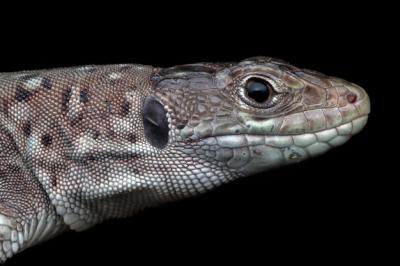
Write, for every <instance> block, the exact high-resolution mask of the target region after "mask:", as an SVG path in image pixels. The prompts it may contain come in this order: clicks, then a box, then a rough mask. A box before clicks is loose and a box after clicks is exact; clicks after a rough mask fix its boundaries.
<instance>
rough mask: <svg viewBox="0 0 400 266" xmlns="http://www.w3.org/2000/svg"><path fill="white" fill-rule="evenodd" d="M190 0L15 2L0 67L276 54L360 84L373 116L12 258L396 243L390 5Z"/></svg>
mask: <svg viewBox="0 0 400 266" xmlns="http://www.w3.org/2000/svg"><path fill="white" fill-rule="evenodd" d="M154 5H155V4H154ZM227 5H228V4H227ZM63 8H64V7H62V8H59V9H57V10H58V11H60V10H62V9H63ZM181 8H183V6H180V7H176V8H175V9H173V10H171V11H170V10H168V11H167V10H166V9H164V7H160V6H157V11H156V10H154V7H153V8H151V7H147V8H138V7H136V8H130V7H126V9H125V11H124V12H121V11H116V10H113V9H108V7H105V8H104V10H102V11H97V10H93V9H91V8H87V9H85V10H81V9H80V8H78V7H76V6H74V7H72V8H71V7H69V9H67V10H68V11H66V12H65V14H64V13H63V14H61V13H57V12H54V11H53V12H43V13H34V12H32V13H31V14H30V16H29V18H27V17H25V15H24V14H23V15H20V14H19V15H18V16H15V17H13V20H12V21H7V22H5V23H6V24H4V27H3V33H2V35H1V36H2V37H1V38H2V40H1V46H2V47H1V49H0V58H1V59H0V61H1V62H0V71H1V72H4V71H18V70H24V69H36V68H52V67H64V66H74V65H84V64H111V63H141V64H150V65H155V66H171V65H176V64H184V63H193V62H198V61H238V60H242V59H244V58H246V57H251V56H257V55H264V56H272V57H278V58H281V59H284V60H286V61H288V62H290V63H292V64H293V65H296V66H298V67H302V68H308V69H314V70H318V71H320V72H323V73H325V74H328V75H332V76H339V77H341V78H344V79H347V80H349V81H352V82H354V83H357V84H359V85H361V86H362V87H364V88H365V89H366V91H367V92H368V93H369V95H370V98H371V106H372V113H371V115H370V119H369V122H368V124H367V126H366V127H365V129H364V130H363V131H362V132H361V133H359V134H358V135H357V136H355V137H354V138H353V139H352V140H351V141H349V142H348V143H346V144H345V145H344V146H342V147H340V148H337V149H334V150H332V151H330V152H329V153H327V154H326V155H323V156H321V157H318V158H315V159H312V160H309V161H306V162H303V163H300V164H297V165H292V166H288V167H284V168H281V169H277V170H274V171H270V172H267V173H263V174H259V175H256V176H252V177H249V178H246V179H243V180H238V181H237V182H234V183H232V184H229V185H226V186H223V187H221V188H219V189H216V190H215V191H212V192H210V193H208V194H205V195H202V196H199V197H195V198H192V199H188V200H184V201H181V202H177V203H173V204H167V205H164V206H161V207H159V208H155V209H148V210H145V211H143V212H141V213H140V214H138V215H136V216H134V217H132V218H128V219H123V220H115V221H109V222H106V223H104V224H102V225H99V226H96V227H94V228H93V229H90V230H88V231H86V232H83V233H67V234H65V235H63V236H60V237H58V238H56V239H54V240H52V241H50V242H47V243H45V244H42V245H39V246H37V247H35V248H30V249H28V250H26V251H24V252H23V253H21V254H19V255H17V256H15V257H14V258H13V259H12V260H10V261H9V265H26V264H27V263H33V264H34V265H36V264H37V265H54V264H55V263H57V264H59V262H60V261H61V262H63V263H66V264H71V263H76V264H89V263H93V264H108V263H112V264H115V265H119V264H131V265H141V264H144V263H146V264H147V263H155V262H158V263H160V262H161V263H164V264H166V263H185V264H192V263H195V262H201V263H203V264H204V263H214V262H219V263H228V262H229V263H232V262H239V263H250V262H256V261H258V262H261V263H269V262H271V261H272V260H273V259H278V260H279V261H282V262H285V261H287V260H288V259H290V260H295V261H307V262H310V261H318V262H327V261H336V262H343V261H346V262H356V261H357V262H360V260H367V261H372V260H373V259H377V260H379V261H380V260H381V259H383V258H384V257H386V256H385V255H383V253H381V251H382V250H385V253H390V252H391V248H390V245H389V247H387V248H383V249H381V248H380V247H382V246H383V245H385V244H387V241H385V240H383V238H382V237H384V236H388V234H389V236H390V234H391V232H389V233H388V231H390V230H388V231H387V229H388V228H387V226H388V223H386V221H387V217H386V214H387V212H388V209H389V208H388V207H387V206H389V204H390V203H391V202H390V199H389V197H390V195H389V194H390V193H389V192H388V188H389V187H390V186H391V185H390V179H394V178H395V174H392V173H390V172H389V170H388V165H390V163H389V160H390V159H391V156H390V155H389V153H388V152H386V151H383V147H386V148H387V146H392V145H394V144H395V143H394V140H393V138H395V135H396V134H393V135H392V136H390V135H388V132H390V131H391V130H392V128H393V127H394V125H395V122H396V118H395V113H394V109H395V105H390V104H389V103H388V101H389V100H390V99H391V98H395V97H396V96H395V94H394V93H395V92H396V91H395V90H396V89H397V88H395V87H394V84H393V83H391V82H389V80H390V78H391V76H390V75H389V71H390V69H391V66H390V65H389V61H395V59H394V54H393V53H391V52H390V47H391V46H392V45H394V44H393V43H392V41H391V40H390V39H391V38H390V36H392V35H393V34H395V31H394V30H393V31H392V30H391V27H392V26H394V24H391V23H390V20H389V19H391V17H390V15H389V14H388V13H387V11H385V10H382V9H380V8H378V7H371V8H370V9H368V10H367V9H366V8H367V7H366V5H365V4H364V6H363V7H356V8H350V7H348V6H336V7H335V8H333V6H326V7H321V9H320V10H314V9H308V8H304V10H303V9H297V7H294V8H292V9H291V10H290V11H289V4H287V5H286V6H285V5H283V6H282V7H262V6H257V5H250V4H249V5H246V6H244V5H241V6H237V9H236V10H230V7H229V8H228V6H225V7H224V6H223V7H222V8H218V9H217V8H216V7H215V6H214V5H207V6H201V7H199V6H196V5H194V6H193V7H186V9H181ZM332 8H333V9H332ZM172 11H174V12H172ZM328 11H331V12H328ZM32 14H33V15H32ZM388 18H389V19H388ZM21 20H22V23H20V22H21ZM388 59H390V60H388ZM395 86H398V82H397V83H395ZM389 109H391V110H389ZM392 110H393V111H392ZM392 149H394V146H393V148H392ZM394 157H395V156H394ZM388 178H389V179H388ZM388 180H389V181H388ZM388 196H389V197H388ZM395 210H396V211H397V209H395Z"/></svg>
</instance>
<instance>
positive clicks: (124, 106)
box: [122, 100, 131, 116]
mask: <svg viewBox="0 0 400 266" xmlns="http://www.w3.org/2000/svg"><path fill="white" fill-rule="evenodd" d="M130 109H131V104H130V103H129V102H128V101H127V100H125V101H124V103H123V104H122V114H123V115H124V116H125V115H128V114H129V110H130Z"/></svg>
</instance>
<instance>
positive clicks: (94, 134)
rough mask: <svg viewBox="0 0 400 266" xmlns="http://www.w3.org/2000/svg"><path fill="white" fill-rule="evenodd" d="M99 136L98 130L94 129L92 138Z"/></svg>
mask: <svg viewBox="0 0 400 266" xmlns="http://www.w3.org/2000/svg"><path fill="white" fill-rule="evenodd" d="M99 137H100V131H98V130H96V131H95V132H94V133H93V139H98V138H99Z"/></svg>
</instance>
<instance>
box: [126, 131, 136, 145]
mask: <svg viewBox="0 0 400 266" xmlns="http://www.w3.org/2000/svg"><path fill="white" fill-rule="evenodd" d="M128 141H129V142H131V143H135V142H136V135H135V134H133V133H131V134H129V135H128Z"/></svg>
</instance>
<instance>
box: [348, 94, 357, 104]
mask: <svg viewBox="0 0 400 266" xmlns="http://www.w3.org/2000/svg"><path fill="white" fill-rule="evenodd" d="M346 97H347V101H348V102H349V103H355V102H356V101H357V95H356V94H355V93H352V92H350V93H349V94H347V96H346Z"/></svg>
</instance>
